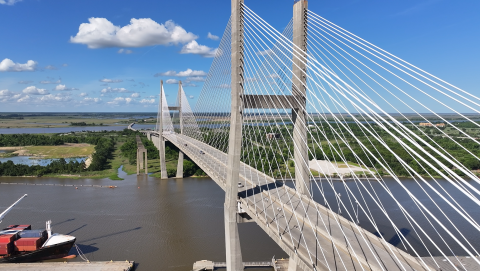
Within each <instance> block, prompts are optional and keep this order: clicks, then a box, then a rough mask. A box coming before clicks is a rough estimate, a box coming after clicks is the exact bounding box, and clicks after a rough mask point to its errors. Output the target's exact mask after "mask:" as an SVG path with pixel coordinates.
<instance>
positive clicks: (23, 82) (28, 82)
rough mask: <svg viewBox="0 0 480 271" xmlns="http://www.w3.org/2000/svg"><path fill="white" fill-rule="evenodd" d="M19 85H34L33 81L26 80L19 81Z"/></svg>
mask: <svg viewBox="0 0 480 271" xmlns="http://www.w3.org/2000/svg"><path fill="white" fill-rule="evenodd" d="M18 83H19V84H27V85H28V84H31V83H33V81H32V80H25V81H18Z"/></svg>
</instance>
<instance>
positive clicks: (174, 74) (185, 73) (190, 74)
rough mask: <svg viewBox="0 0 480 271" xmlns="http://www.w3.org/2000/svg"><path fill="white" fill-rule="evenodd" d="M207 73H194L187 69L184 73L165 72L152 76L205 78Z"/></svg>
mask: <svg viewBox="0 0 480 271" xmlns="http://www.w3.org/2000/svg"><path fill="white" fill-rule="evenodd" d="M206 75H207V73H206V72H204V71H195V70H192V69H187V70H185V71H181V72H176V71H167V72H159V73H156V74H155V75H154V76H155V77H159V76H179V77H188V76H206Z"/></svg>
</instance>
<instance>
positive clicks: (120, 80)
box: [99, 78, 123, 83]
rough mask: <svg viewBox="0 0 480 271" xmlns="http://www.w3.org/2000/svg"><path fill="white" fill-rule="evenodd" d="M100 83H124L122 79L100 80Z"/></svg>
mask: <svg viewBox="0 0 480 271" xmlns="http://www.w3.org/2000/svg"><path fill="white" fill-rule="evenodd" d="M99 81H100V82H103V83H121V82H123V80H122V79H107V78H103V79H100V80H99Z"/></svg>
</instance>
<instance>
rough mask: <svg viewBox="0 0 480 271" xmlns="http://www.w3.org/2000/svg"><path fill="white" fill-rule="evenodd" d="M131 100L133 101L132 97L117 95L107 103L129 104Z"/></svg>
mask: <svg viewBox="0 0 480 271" xmlns="http://www.w3.org/2000/svg"><path fill="white" fill-rule="evenodd" d="M132 101H134V100H133V99H132V98H123V97H117V98H115V99H113V100H112V101H110V102H107V103H108V104H111V105H118V104H130V103H132Z"/></svg>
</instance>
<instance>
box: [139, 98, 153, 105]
mask: <svg viewBox="0 0 480 271" xmlns="http://www.w3.org/2000/svg"><path fill="white" fill-rule="evenodd" d="M140 103H141V104H154V103H155V99H142V100H141V101H140Z"/></svg>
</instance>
